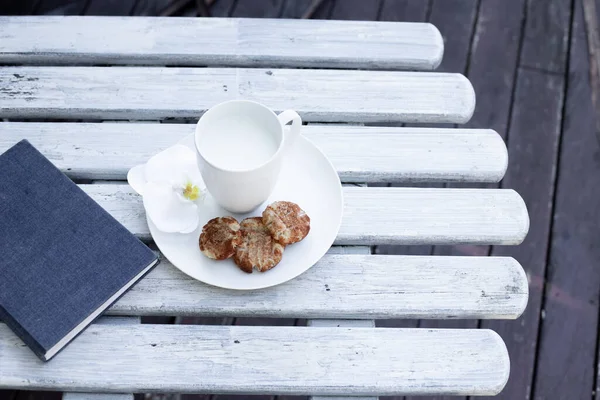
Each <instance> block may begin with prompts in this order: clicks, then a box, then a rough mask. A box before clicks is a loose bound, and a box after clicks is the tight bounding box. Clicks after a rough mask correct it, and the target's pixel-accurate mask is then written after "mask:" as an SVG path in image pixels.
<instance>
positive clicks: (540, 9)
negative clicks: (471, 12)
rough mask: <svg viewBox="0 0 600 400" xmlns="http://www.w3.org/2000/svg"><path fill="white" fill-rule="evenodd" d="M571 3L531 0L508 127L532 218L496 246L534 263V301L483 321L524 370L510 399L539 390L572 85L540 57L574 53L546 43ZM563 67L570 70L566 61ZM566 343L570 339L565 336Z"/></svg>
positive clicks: (516, 177) (514, 176)
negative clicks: (521, 231)
mask: <svg viewBox="0 0 600 400" xmlns="http://www.w3.org/2000/svg"><path fill="white" fill-rule="evenodd" d="M565 3H567V5H566V6H565ZM568 3H569V2H568V1H563V0H553V1H539V0H535V1H532V0H531V1H529V2H528V5H527V21H526V23H525V32H524V38H523V46H522V49H521V57H520V59H521V63H520V66H519V69H518V72H517V81H516V87H515V95H514V101H513V106H512V111H511V121H510V128H509V134H508V149H509V154H510V155H511V159H510V163H509V167H508V171H507V174H506V177H505V179H504V181H503V187H510V188H514V189H515V190H517V191H518V192H519V193H520V194H522V195H523V198H524V200H525V203H526V204H527V208H528V210H529V214H530V218H531V230H530V232H529V234H528V236H527V239H526V240H525V241H524V242H523V244H522V245H521V246H518V247H513V248H510V249H509V248H499V247H494V248H493V249H492V254H494V255H511V256H513V257H515V258H516V259H517V260H519V261H520V262H521V263H523V265H526V266H527V267H526V271H527V274H528V276H529V280H530V300H529V306H528V307H527V309H526V310H525V313H524V314H523V316H521V319H520V321H521V323H520V324H511V325H509V324H502V323H500V322H492V321H483V322H482V326H483V327H487V328H492V329H494V330H496V331H497V332H498V333H499V334H500V335H501V336H502V337H503V338H504V340H505V342H506V344H507V347H508V349H509V352H510V354H511V364H512V366H513V370H515V371H520V372H519V373H518V374H513V375H511V379H510V383H509V385H508V386H507V388H506V390H505V391H503V392H502V393H501V395H500V398H502V399H515V398H530V396H531V398H534V396H536V395H535V394H534V393H531V392H532V387H533V385H534V377H533V373H534V365H535V358H536V347H537V341H538V327H539V321H540V314H541V312H540V310H541V304H542V293H543V287H544V279H545V272H546V263H547V251H548V244H549V234H550V224H551V219H552V209H553V199H554V185H555V179H556V163H557V156H558V144H559V137H560V132H561V125H562V111H563V103H564V91H565V79H564V76H563V75H562V74H556V73H552V72H550V73H549V71H547V70H550V71H552V68H553V67H552V68H550V67H548V68H544V69H543V70H540V69H538V67H539V66H538V65H537V64H536V63H537V62H538V60H539V62H540V63H548V62H549V61H548V60H558V59H560V60H566V55H565V54H566V51H567V49H566V47H560V49H562V50H561V51H562V52H563V53H565V54H563V55H559V56H556V53H555V51H556V49H555V48H549V47H547V46H546V45H545V43H546V42H547V41H548V40H549V39H548V38H556V37H568V32H569V27H570V24H568V23H567V24H563V23H562V21H569V20H570V17H569V16H570V8H569V6H568ZM549 11H551V12H549ZM565 13H566V16H565V15H564V14H565ZM540 27H544V28H543V29H548V32H547V34H546V35H540V34H538V33H537V31H538V30H539V29H542V28H540ZM559 42H562V40H561V41H559ZM534 48H535V49H534ZM529 52H531V53H530V54H527V55H526V53H529ZM560 69H561V70H564V69H565V66H564V65H563V66H561V68H560ZM558 345H559V344H556V346H558ZM560 346H563V343H562V342H561V343H560ZM561 376H562V374H561ZM556 389H557V382H556V380H555V381H553V382H552V389H550V390H549V391H548V392H547V393H546V395H547V396H550V397H552V398H561V396H557V392H556Z"/></svg>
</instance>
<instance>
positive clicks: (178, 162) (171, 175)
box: [146, 144, 202, 185]
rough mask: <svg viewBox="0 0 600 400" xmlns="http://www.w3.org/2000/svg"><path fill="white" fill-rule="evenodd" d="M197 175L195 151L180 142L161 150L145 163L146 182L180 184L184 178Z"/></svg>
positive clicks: (198, 172)
mask: <svg viewBox="0 0 600 400" xmlns="http://www.w3.org/2000/svg"><path fill="white" fill-rule="evenodd" d="M188 175H190V176H188ZM199 176H200V171H199V170H198V165H197V164H196V153H194V152H193V151H192V149H190V148H189V147H186V146H182V145H180V144H176V145H174V146H171V147H169V148H168V149H166V150H164V151H161V152H160V153H158V154H157V155H155V156H154V157H152V158H151V159H150V160H148V162H147V163H146V180H147V181H148V182H157V183H169V184H171V185H182V184H184V183H185V181H186V179H193V178H194V179H195V178H197V177H199ZM200 180H202V179H201V178H200Z"/></svg>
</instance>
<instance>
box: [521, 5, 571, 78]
mask: <svg viewBox="0 0 600 400" xmlns="http://www.w3.org/2000/svg"><path fill="white" fill-rule="evenodd" d="M572 1H573V0H529V1H528V5H527V20H526V23H525V40H524V41H523V51H522V53H521V62H520V65H521V66H523V67H528V68H535V69H539V70H542V71H547V72H556V73H559V74H563V73H564V72H565V71H566V65H567V45H568V42H569V35H568V32H569V26H570V24H571V3H572Z"/></svg>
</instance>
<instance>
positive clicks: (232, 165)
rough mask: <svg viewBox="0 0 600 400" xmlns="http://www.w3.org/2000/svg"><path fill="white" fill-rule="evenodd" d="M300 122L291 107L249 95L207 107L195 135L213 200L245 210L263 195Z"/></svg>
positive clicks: (230, 208) (266, 194)
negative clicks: (283, 107) (269, 104)
mask: <svg viewBox="0 0 600 400" xmlns="http://www.w3.org/2000/svg"><path fill="white" fill-rule="evenodd" d="M288 123H291V126H290V127H289V129H284V126H285V125H287V124H288ZM301 126H302V120H301V119H300V116H299V115H298V113H296V112H295V111H292V110H287V111H284V112H282V113H281V114H279V115H277V114H275V113H274V112H273V111H271V110H270V109H269V108H268V107H266V106H264V105H262V104H260V103H256V102H253V101H247V100H232V101H227V102H224V103H221V104H218V105H216V106H214V107H212V108H211V109H209V110H208V111H207V112H205V113H204V115H202V117H201V118H200V120H199V121H198V124H197V125H196V133H195V137H194V140H195V145H196V153H197V159H198V166H199V167H200V173H201V174H202V179H204V183H205V184H206V188H207V189H208V191H209V193H210V194H211V195H212V197H213V198H214V199H215V200H216V202H217V203H218V204H219V205H220V206H221V207H223V208H225V209H226V210H228V211H231V212H233V213H246V212H249V211H252V210H254V209H255V208H256V207H258V206H259V205H260V204H262V203H263V202H264V201H266V200H267V198H268V197H269V195H270V194H271V192H272V191H273V188H274V187H275V183H276V182H277V178H278V176H279V172H280V170H281V163H282V159H283V157H285V153H286V151H287V149H288V148H289V147H290V146H291V145H293V142H294V140H295V138H296V137H297V136H298V135H299V134H300V127H301ZM286 128H287V127H286Z"/></svg>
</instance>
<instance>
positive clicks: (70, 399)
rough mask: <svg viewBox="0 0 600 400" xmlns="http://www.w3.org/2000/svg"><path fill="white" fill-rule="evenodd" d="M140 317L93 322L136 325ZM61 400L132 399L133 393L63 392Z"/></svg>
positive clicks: (104, 318) (109, 318) (103, 319)
mask: <svg viewBox="0 0 600 400" xmlns="http://www.w3.org/2000/svg"><path fill="white" fill-rule="evenodd" d="M140 322H141V319H140V317H101V318H99V319H98V320H97V321H96V322H95V323H96V324H104V325H124V326H127V325H137V324H139V323H140ZM62 400H133V393H87V392H65V393H63V397H62Z"/></svg>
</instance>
